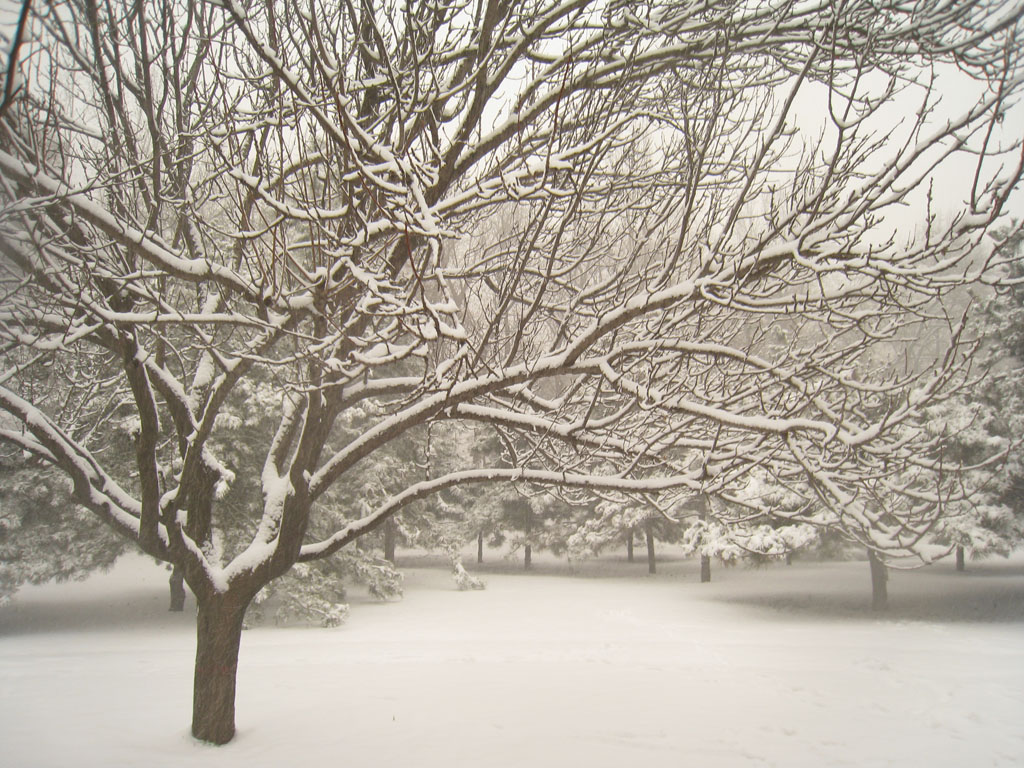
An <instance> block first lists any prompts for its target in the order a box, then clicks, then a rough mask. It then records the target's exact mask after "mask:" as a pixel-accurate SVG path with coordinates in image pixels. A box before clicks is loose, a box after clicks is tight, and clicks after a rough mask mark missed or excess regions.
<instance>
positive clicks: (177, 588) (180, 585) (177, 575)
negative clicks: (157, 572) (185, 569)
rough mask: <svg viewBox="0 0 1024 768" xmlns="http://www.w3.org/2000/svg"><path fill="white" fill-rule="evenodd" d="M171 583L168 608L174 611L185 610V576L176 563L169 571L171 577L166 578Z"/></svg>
mask: <svg viewBox="0 0 1024 768" xmlns="http://www.w3.org/2000/svg"><path fill="white" fill-rule="evenodd" d="M167 583H168V584H170V585H171V607H170V608H169V609H168V610H170V611H174V612H176V613H180V612H181V611H184V610H185V576H184V574H183V573H182V571H181V568H180V567H178V566H177V565H176V566H174V569H173V570H172V571H171V578H169V579H168V580H167Z"/></svg>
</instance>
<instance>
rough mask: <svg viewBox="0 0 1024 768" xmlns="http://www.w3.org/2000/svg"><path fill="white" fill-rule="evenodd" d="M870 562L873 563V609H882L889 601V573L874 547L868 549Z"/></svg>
mask: <svg viewBox="0 0 1024 768" xmlns="http://www.w3.org/2000/svg"><path fill="white" fill-rule="evenodd" d="M868 563H869V564H870V565H871V609H872V610H874V611H882V610H885V606H886V605H887V604H888V602H889V590H888V587H887V586H886V582H887V581H888V580H889V573H888V570H887V569H886V567H885V563H884V562H882V558H880V557H879V556H878V555H877V554H875V551H874V550H873V549H869V550H868Z"/></svg>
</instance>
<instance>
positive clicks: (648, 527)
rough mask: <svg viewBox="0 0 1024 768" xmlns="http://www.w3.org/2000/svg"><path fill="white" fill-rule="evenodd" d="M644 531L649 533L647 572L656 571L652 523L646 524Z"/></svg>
mask: <svg viewBox="0 0 1024 768" xmlns="http://www.w3.org/2000/svg"><path fill="white" fill-rule="evenodd" d="M644 533H646V534H647V572H648V573H654V572H655V567H654V531H652V530H651V524H650V523H647V525H645V526H644Z"/></svg>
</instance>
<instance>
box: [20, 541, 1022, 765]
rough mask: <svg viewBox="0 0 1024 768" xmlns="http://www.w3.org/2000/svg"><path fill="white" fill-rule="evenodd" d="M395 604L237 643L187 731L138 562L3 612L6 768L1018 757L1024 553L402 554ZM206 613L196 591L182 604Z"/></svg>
mask: <svg viewBox="0 0 1024 768" xmlns="http://www.w3.org/2000/svg"><path fill="white" fill-rule="evenodd" d="M400 565H401V566H402V568H403V570H404V571H405V573H406V596H405V598H404V599H403V600H401V601H399V602H391V603H377V602H373V601H370V600H369V599H366V598H364V597H362V596H361V595H359V594H356V593H354V594H353V595H352V612H351V616H350V618H349V620H348V622H347V623H346V624H345V625H343V626H342V627H340V628H337V629H332V630H323V629H310V628H279V627H258V628H254V629H251V630H249V631H247V632H246V633H245V634H244V636H243V639H242V651H241V659H240V668H239V697H238V712H237V722H238V728H239V731H238V736H237V737H236V739H235V740H234V741H233V742H232V743H231V744H229V745H227V746H225V747H210V746H205V745H201V744H200V743H198V742H196V741H194V740H193V739H192V737H191V736H190V735H189V731H188V725H189V714H190V710H189V706H190V701H191V677H192V663H193V655H194V650H195V637H194V632H195V629H194V616H193V615H192V613H191V612H190V611H189V610H186V613H185V614H170V613H168V612H167V611H166V610H165V601H166V585H165V579H166V572H165V571H164V570H162V569H161V568H159V567H157V566H155V565H154V564H152V562H151V561H149V560H146V559H143V558H141V557H137V556H130V557H127V558H124V559H122V561H120V562H119V563H118V565H117V566H115V568H114V570H113V571H112V572H111V573H108V574H103V575H97V576H94V577H92V578H91V579H89V580H88V581H86V582H83V583H72V584H62V585H57V584H53V585H46V586H42V587H31V588H26V589H24V590H22V591H21V592H20V593H19V594H18V595H17V596H16V598H15V599H14V601H13V602H12V603H11V604H10V605H8V606H6V607H4V608H2V609H0V742H2V743H3V758H2V759H0V762H3V764H4V765H8V766H19V767H21V766H25V767H27V766H81V767H82V768H85V767H87V766H128V765H131V766H147V767H151V766H264V765H265V766H279V765H322V764H338V765H345V766H370V765H374V766H408V767H410V768H430V767H432V766H447V767H456V766H468V765H479V766H493V767H499V766H527V765H532V766H587V767H588V768H597V767H599V766H624V765H644V766H680V765H701V766H773V765H774V766H860V767H864V766H972V767H973V766H1013V765H1024V727H1022V725H1021V723H1024V559H1022V558H1020V557H1018V558H1016V559H1012V560H1009V561H1004V560H992V561H987V562H983V563H977V564H971V566H970V570H969V571H968V572H967V573H966V574H957V573H955V572H954V570H953V568H952V564H947V563H940V564H937V565H935V566H932V567H930V568H928V569H922V570H916V571H903V572H895V573H893V576H892V580H891V582H890V602H891V605H890V608H889V610H888V611H887V612H885V614H883V615H874V614H872V613H871V611H870V609H869V608H868V606H869V603H870V587H869V582H868V573H867V571H868V569H867V565H866V564H865V563H863V562H799V561H798V562H796V563H795V564H794V565H792V566H790V567H786V566H784V565H781V564H780V565H772V566H769V567H764V568H757V569H752V568H743V567H739V568H734V569H725V568H718V569H717V570H716V572H715V582H714V583H712V584H710V585H701V584H699V583H697V564H696V563H695V562H693V561H691V560H686V559H683V558H675V559H673V558H672V557H671V555H668V556H667V557H663V558H662V561H661V562H660V563H659V573H658V574H657V575H656V576H648V575H647V574H646V573H645V570H646V569H645V565H644V564H641V563H634V564H629V563H626V562H625V558H621V557H613V556H605V557H603V558H601V559H598V560H593V561H588V562H585V563H582V564H576V565H568V564H566V563H565V562H564V561H563V562H557V561H555V560H554V559H551V558H548V559H544V558H541V559H540V560H539V561H538V562H537V567H536V568H535V570H534V571H533V572H531V573H528V574H524V573H521V572H519V571H518V566H517V565H516V564H514V563H512V562H510V561H507V560H499V559H497V557H496V556H495V558H494V560H493V562H491V563H487V564H485V565H483V566H480V567H477V568H475V569H474V570H476V571H477V572H482V573H483V575H484V576H485V578H486V580H487V589H486V590H485V591H483V592H459V591H457V590H456V589H455V588H454V586H453V583H452V581H451V579H450V577H449V575H448V573H447V570H446V568H445V567H444V566H443V565H442V564H441V562H440V561H439V560H437V559H432V558H430V557H428V556H424V555H416V554H415V553H405V554H404V556H403V557H402V558H401V562H400ZM192 606H193V604H192V603H191V602H190V604H189V607H190V608H191V607H192Z"/></svg>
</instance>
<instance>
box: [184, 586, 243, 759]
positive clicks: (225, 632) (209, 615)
mask: <svg viewBox="0 0 1024 768" xmlns="http://www.w3.org/2000/svg"><path fill="white" fill-rule="evenodd" d="M244 617H245V606H244V605H243V606H241V607H238V606H237V605H233V604H230V603H226V602H225V600H224V599H223V597H221V598H214V599H212V600H205V601H201V602H200V603H199V617H198V619H197V621H196V668H195V678H194V682H193V689H192V735H193V736H195V737H196V738H197V739H200V740H202V741H208V742H211V743H213V744H227V743H228V742H229V741H231V738H232V737H233V736H234V735H235V677H236V675H237V673H238V646H239V643H240V641H241V638H242V620H243V618H244Z"/></svg>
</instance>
